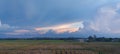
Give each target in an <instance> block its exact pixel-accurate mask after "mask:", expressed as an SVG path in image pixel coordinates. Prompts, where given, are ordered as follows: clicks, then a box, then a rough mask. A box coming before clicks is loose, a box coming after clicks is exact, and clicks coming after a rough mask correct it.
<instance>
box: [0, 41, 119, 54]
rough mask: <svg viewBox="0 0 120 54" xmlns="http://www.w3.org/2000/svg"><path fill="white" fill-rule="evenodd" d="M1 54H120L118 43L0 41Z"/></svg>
mask: <svg viewBox="0 0 120 54" xmlns="http://www.w3.org/2000/svg"><path fill="white" fill-rule="evenodd" d="M0 54H120V43H118V42H98V43H97V42H94V43H93V42H91V43H80V42H68V41H64V40H0Z"/></svg>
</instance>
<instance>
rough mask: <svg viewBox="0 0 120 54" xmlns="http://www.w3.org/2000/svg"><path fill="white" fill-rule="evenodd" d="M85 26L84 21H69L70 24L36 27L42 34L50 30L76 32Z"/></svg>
mask: <svg viewBox="0 0 120 54" xmlns="http://www.w3.org/2000/svg"><path fill="white" fill-rule="evenodd" d="M82 28H84V25H83V22H75V23H69V24H63V25H57V26H51V27H39V28H35V30H36V31H38V32H39V33H40V34H45V33H46V32H48V31H49V30H52V31H55V32H56V33H58V34H59V33H64V32H69V33H72V32H76V31H78V30H79V29H82Z"/></svg>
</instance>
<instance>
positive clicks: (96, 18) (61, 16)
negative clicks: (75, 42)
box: [0, 0, 120, 38]
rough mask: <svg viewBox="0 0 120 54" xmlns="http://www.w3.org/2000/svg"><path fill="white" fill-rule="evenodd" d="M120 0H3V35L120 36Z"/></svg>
mask: <svg viewBox="0 0 120 54" xmlns="http://www.w3.org/2000/svg"><path fill="white" fill-rule="evenodd" d="M119 23H120V0H0V38H4V37H7V38H10V37H12V38H16V37H19V38H21V37H22V38H26V37H88V36H89V35H94V34H95V35H97V36H103V37H120V24H119Z"/></svg>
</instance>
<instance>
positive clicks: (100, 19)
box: [90, 4, 120, 33]
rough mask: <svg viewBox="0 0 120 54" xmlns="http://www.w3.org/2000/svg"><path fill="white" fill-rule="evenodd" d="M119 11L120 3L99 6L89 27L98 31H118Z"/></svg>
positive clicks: (119, 31)
mask: <svg viewBox="0 0 120 54" xmlns="http://www.w3.org/2000/svg"><path fill="white" fill-rule="evenodd" d="M119 11H120V4H116V5H115V6H105V7H102V8H100V9H99V10H98V13H97V16H96V17H95V20H94V21H93V22H91V25H90V27H91V28H92V29H93V30H95V31H98V32H107V33H120V24H119V23H120V14H119Z"/></svg>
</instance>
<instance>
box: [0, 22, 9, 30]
mask: <svg viewBox="0 0 120 54" xmlns="http://www.w3.org/2000/svg"><path fill="white" fill-rule="evenodd" d="M8 28H10V26H9V25H8V24H2V22H1V20H0V30H5V29H8Z"/></svg>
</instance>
